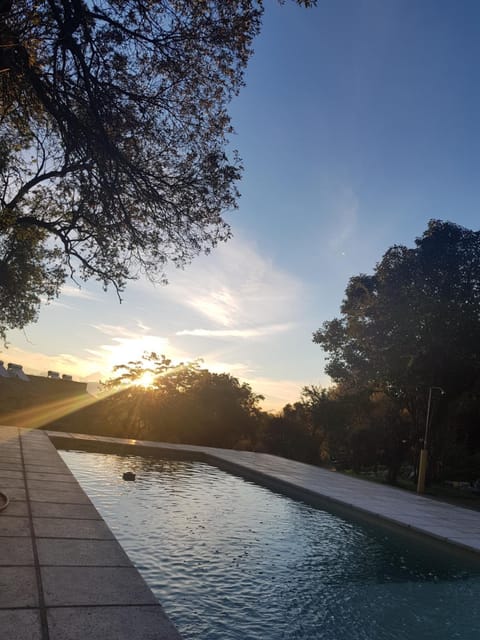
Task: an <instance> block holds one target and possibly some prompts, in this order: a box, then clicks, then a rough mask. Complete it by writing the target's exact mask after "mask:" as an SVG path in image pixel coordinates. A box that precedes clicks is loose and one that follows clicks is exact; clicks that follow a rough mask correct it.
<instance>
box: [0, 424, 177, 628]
mask: <svg viewBox="0 0 480 640" xmlns="http://www.w3.org/2000/svg"><path fill="white" fill-rule="evenodd" d="M0 491H2V492H3V493H4V494H6V495H7V496H8V498H9V500H10V503H9V504H8V506H7V508H6V509H4V510H2V511H0V638H5V640H7V639H8V640H84V639H85V638H88V640H181V638H180V635H179V634H178V632H177V631H176V629H175V627H174V626H173V625H172V623H171V622H170V621H169V620H168V618H167V616H166V615H165V613H164V611H163V609H162V607H161V605H160V604H159V603H158V601H157V599H156V598H155V596H154V595H153V593H152V592H151V590H150V588H149V587H148V586H147V584H146V583H145V581H144V580H143V578H142V577H141V576H140V574H139V572H138V571H137V569H136V568H135V567H134V566H133V564H132V563H131V562H130V560H129V558H128V556H127V555H126V553H125V552H124V551H123V549H122V547H121V546H120V544H119V543H118V542H117V541H116V539H115V537H114V535H113V534H112V533H111V531H110V529H109V528H108V526H107V525H106V524H105V522H104V521H103V519H102V518H101V516H100V515H99V513H98V512H97V510H96V509H95V507H94V506H93V504H92V503H91V501H90V500H89V498H88V497H87V495H86V494H85V492H84V491H83V489H82V488H81V487H80V485H79V484H78V483H77V481H76V480H75V478H74V477H73V475H72V473H71V471H70V470H69V468H68V467H67V465H66V464H65V463H64V462H63V460H62V459H61V457H60V456H59V454H58V452H57V451H56V449H55V447H54V446H53V444H52V443H51V442H50V440H49V438H48V436H47V434H46V432H42V431H29V430H26V429H18V428H16V427H0ZM3 504H4V499H3V498H2V497H1V496H0V508H1V507H2V505H3Z"/></svg>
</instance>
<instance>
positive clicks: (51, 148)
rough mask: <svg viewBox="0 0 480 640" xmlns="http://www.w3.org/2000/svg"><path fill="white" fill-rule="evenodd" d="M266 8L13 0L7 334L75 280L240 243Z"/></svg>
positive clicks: (105, 279) (3, 155)
mask: <svg viewBox="0 0 480 640" xmlns="http://www.w3.org/2000/svg"><path fill="white" fill-rule="evenodd" d="M297 1H298V4H301V5H305V6H309V5H312V4H315V2H312V1H311V0H297ZM262 12H263V3H262V2H261V0H257V1H255V0H229V2H223V1H222V0H205V1H202V2H193V1H192V0H155V1H153V2H150V1H149V0H102V2H95V1H93V0H42V1H40V2H37V1H35V2H34V1H33V0H1V1H0V84H1V103H0V181H1V182H0V207H1V210H0V335H3V336H4V335H5V330H6V329H7V328H13V327H22V326H24V325H25V324H26V323H27V322H29V321H32V320H33V319H35V317H36V314H37V312H38V306H39V303H40V300H41V299H42V298H43V299H48V298H51V297H53V296H55V295H56V294H57V293H58V290H59V287H60V286H61V284H62V283H63V282H64V280H65V278H66V277H67V276H68V275H69V274H70V275H74V274H75V273H78V274H79V276H80V277H81V278H84V279H86V278H91V277H93V278H96V279H98V280H99V281H100V282H102V283H103V285H104V286H107V285H110V284H111V285H113V286H114V287H116V289H117V291H121V290H122V288H123V287H124V285H125V282H126V280H127V279H129V278H131V277H135V276H136V275H137V274H138V270H139V269H140V270H141V269H143V271H145V272H146V273H147V274H148V275H149V276H151V277H153V276H154V275H156V277H158V278H159V279H160V280H162V279H165V271H164V268H165V265H166V263H167V262H170V261H171V262H173V263H175V264H177V265H182V264H184V263H185V262H186V261H188V260H190V259H191V258H192V257H193V256H194V255H196V254H198V253H199V252H202V251H207V252H208V251H209V250H210V249H211V248H212V247H214V246H215V244H216V243H217V242H219V241H222V240H225V239H227V238H228V237H229V235H230V229H229V226H228V224H227V223H226V222H225V220H224V219H223V217H222V214H223V213H224V212H225V211H228V210H231V209H233V208H234V207H235V206H236V203H237V197H238V192H237V187H236V182H237V180H238V179H239V177H240V170H241V164H240V160H239V158H238V157H237V156H236V154H235V153H232V154H230V155H231V157H228V156H227V153H226V148H227V143H228V135H229V134H230V133H231V131H232V128H231V124H230V119H229V116H228V113H227V110H226V109H227V106H228V103H229V101H230V100H231V98H232V96H234V95H235V94H236V93H238V91H239V89H240V87H241V86H242V83H243V72H244V69H245V66H246V64H247V61H248V59H249V57H250V55H251V53H252V41H253V38H254V37H255V36H256V35H257V33H258V32H259V28H260V20H261V16H262ZM12 290H15V295H14V297H13V298H12V297H11V292H12Z"/></svg>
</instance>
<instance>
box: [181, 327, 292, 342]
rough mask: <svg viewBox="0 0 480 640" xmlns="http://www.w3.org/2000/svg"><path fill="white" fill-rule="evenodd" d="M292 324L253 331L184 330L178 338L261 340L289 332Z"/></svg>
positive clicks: (259, 328)
mask: <svg viewBox="0 0 480 640" xmlns="http://www.w3.org/2000/svg"><path fill="white" fill-rule="evenodd" d="M292 327H293V324H292V323H284V324H273V325H267V326H264V327H256V328H251V329H183V330H182V331H177V332H176V333H175V335H176V336H196V337H200V338H244V339H246V338H260V337H263V336H272V335H275V334H277V333H283V332H284V331H289V330H290V329H291V328H292Z"/></svg>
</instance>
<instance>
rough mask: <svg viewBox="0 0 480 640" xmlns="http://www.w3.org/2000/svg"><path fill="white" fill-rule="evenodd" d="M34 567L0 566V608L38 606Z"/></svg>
mask: <svg viewBox="0 0 480 640" xmlns="http://www.w3.org/2000/svg"><path fill="white" fill-rule="evenodd" d="M38 605H39V598H38V586H37V575H36V572H35V567H2V569H1V570H0V609H11V608H13V607H38Z"/></svg>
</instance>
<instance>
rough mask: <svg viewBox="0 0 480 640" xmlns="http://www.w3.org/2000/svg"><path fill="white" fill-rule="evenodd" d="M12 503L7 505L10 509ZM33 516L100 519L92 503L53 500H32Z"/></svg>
mask: <svg viewBox="0 0 480 640" xmlns="http://www.w3.org/2000/svg"><path fill="white" fill-rule="evenodd" d="M18 504H20V503H18ZM11 507H12V505H10V506H9V507H8V510H9V511H10V509H11ZM31 508H32V516H33V517H34V518H62V519H67V518H68V519H73V520H77V519H78V520H101V519H102V517H101V516H100V514H99V513H98V511H97V510H96V509H95V507H94V506H93V505H92V504H65V503H62V504H57V503H55V502H32V503H31Z"/></svg>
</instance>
